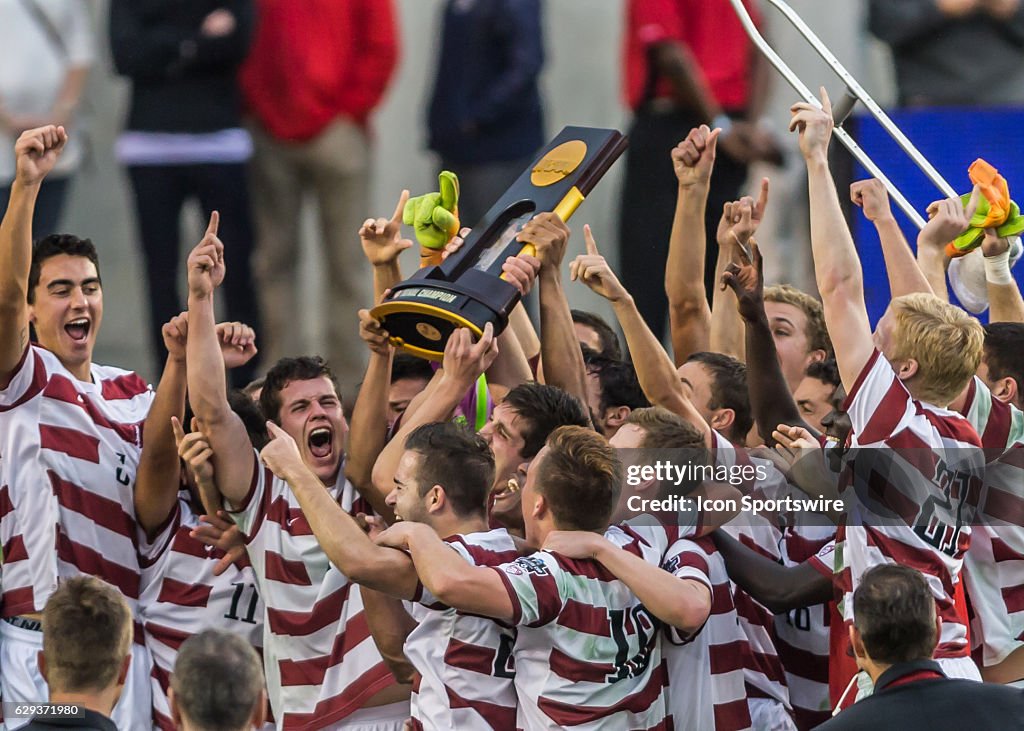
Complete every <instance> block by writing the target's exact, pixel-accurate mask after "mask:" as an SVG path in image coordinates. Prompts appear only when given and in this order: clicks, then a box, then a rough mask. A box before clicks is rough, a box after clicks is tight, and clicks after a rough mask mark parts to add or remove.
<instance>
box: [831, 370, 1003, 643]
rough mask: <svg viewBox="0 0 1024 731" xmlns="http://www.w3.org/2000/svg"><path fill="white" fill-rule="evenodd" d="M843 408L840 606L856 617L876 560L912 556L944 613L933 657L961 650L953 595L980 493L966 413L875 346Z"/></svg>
mask: <svg viewBox="0 0 1024 731" xmlns="http://www.w3.org/2000/svg"><path fill="white" fill-rule="evenodd" d="M846 408H847V412H848V413H849V415H850V420H851V421H852V423H853V438H852V448H853V450H852V451H851V452H850V453H849V454H848V455H847V456H848V457H852V473H851V477H852V479H851V480H850V485H849V487H848V488H847V489H846V491H845V492H844V493H843V498H844V502H845V505H846V518H845V520H844V522H843V524H842V525H840V526H839V530H838V531H837V534H836V553H837V556H838V557H839V561H840V562H841V563H840V566H841V568H840V573H839V576H838V578H837V583H838V585H839V588H840V590H841V591H842V592H843V597H842V600H841V603H840V608H839V609H840V613H841V614H842V615H843V618H844V620H845V621H846V622H847V623H849V622H852V621H853V590H854V589H855V588H856V587H857V584H858V583H859V580H860V577H861V575H862V574H863V573H864V572H865V571H867V570H868V569H869V568H871V567H872V566H878V565H880V564H885V563H899V564H902V565H904V566H913V567H914V568H916V569H919V570H920V571H921V572H922V573H923V574H924V575H925V578H926V579H927V580H928V585H929V587H930V588H931V591H932V594H933V595H934V596H935V605H936V610H937V611H938V613H939V615H940V616H941V617H942V636H941V638H940V640H939V645H938V647H937V648H936V651H935V657H936V658H949V657H964V656H966V655H967V654H968V647H967V619H966V617H965V616H963V613H962V612H961V611H959V610H958V608H957V607H956V603H955V596H954V595H955V593H956V584H957V583H959V581H960V570H961V568H962V567H963V559H964V554H965V552H966V551H967V548H968V546H969V545H970V541H971V523H972V522H973V520H974V517H975V511H976V508H977V506H978V502H979V499H980V496H981V487H982V477H983V475H984V455H983V454H982V451H981V449H980V447H981V440H980V439H979V438H978V435H977V433H976V432H975V430H974V428H973V427H972V426H971V425H970V424H969V423H968V422H967V420H966V419H964V418H963V417H962V416H960V415H959V414H956V413H953V412H952V411H949V410H947V409H941V408H938V407H936V406H932V405H930V404H926V403H922V402H920V401H916V400H915V399H914V398H913V397H912V396H911V395H910V392H909V391H907V389H906V387H905V386H904V385H903V382H902V381H900V380H899V379H898V378H897V377H896V373H895V372H894V371H893V369H892V366H891V365H890V364H889V362H888V361H887V360H886V359H885V358H884V357H883V356H882V355H881V353H879V352H878V351H877V350H876V351H875V352H874V354H873V355H872V356H871V358H870V359H869V360H868V362H867V363H866V364H865V366H864V370H863V371H862V372H861V374H860V376H858V378H857V381H856V383H854V385H853V388H851V389H850V393H849V396H848V398H847V403H846Z"/></svg>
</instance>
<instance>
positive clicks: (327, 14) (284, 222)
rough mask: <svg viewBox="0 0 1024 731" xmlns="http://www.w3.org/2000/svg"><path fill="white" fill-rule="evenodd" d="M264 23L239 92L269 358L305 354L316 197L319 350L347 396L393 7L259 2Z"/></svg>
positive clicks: (356, 350)
mask: <svg viewBox="0 0 1024 731" xmlns="http://www.w3.org/2000/svg"><path fill="white" fill-rule="evenodd" d="M256 7H257V10H258V16H259V22H258V23H257V27H256V37H255V40H254V42H253V47H252V51H251V52H250V54H249V59H248V60H247V61H246V63H245V66H244V67H243V68H242V76H241V83H242V91H243V93H244V95H245V99H246V102H247V104H248V108H249V112H250V113H251V114H252V115H253V119H252V124H251V129H252V133H253V142H254V144H255V156H254V158H253V163H252V169H251V171H252V178H251V180H252V185H253V202H254V210H255V213H256V224H257V236H258V260H257V270H256V274H257V277H258V279H259V291H260V296H261V297H262V304H263V309H262V312H263V324H264V329H265V332H266V337H265V338H264V342H263V352H264V354H265V358H266V359H267V360H266V362H268V363H273V362H276V361H277V359H278V358H280V357H283V356H290V355H295V353H297V352H300V351H301V343H299V342H298V341H297V337H296V336H297V335H298V332H299V331H300V329H301V328H300V327H298V323H300V322H301V321H302V319H303V317H302V315H301V313H300V312H299V310H298V301H297V299H298V293H299V289H300V287H299V282H298V279H297V274H298V271H297V270H298V267H297V266H296V263H297V262H298V259H299V215H300V213H301V209H302V201H303V198H304V197H305V194H306V193H312V194H313V196H314V197H315V198H316V201H317V205H318V208H319V218H320V246H321V252H322V255H321V256H322V259H323V262H322V264H323V266H322V268H323V269H324V270H325V271H326V277H325V279H326V288H325V292H324V299H325V302H324V303H323V307H322V308H321V312H322V313H323V321H324V324H325V325H326V327H327V338H326V342H325V343H324V345H323V347H321V348H320V352H321V353H322V354H323V355H324V356H326V358H327V360H328V361H329V362H330V364H331V370H333V371H334V373H335V374H336V375H337V376H338V380H339V381H340V383H341V385H342V389H343V393H354V391H355V384H357V383H358V381H359V379H360V378H361V377H362V373H363V367H364V365H365V355H364V351H365V348H361V347H356V346H357V344H358V337H359V333H358V331H359V321H358V320H357V319H356V318H355V317H352V316H351V315H352V314H353V313H355V312H356V310H358V309H359V308H360V307H365V306H366V305H367V303H368V302H370V301H371V298H372V294H371V291H372V290H371V288H370V277H369V276H368V275H369V272H368V270H367V269H366V265H365V263H364V260H363V255H362V251H361V250H360V247H359V236H358V231H359V227H360V225H361V224H362V222H363V221H364V220H365V219H366V216H367V215H368V213H369V203H368V193H369V191H368V185H369V181H368V176H369V173H370V152H371V144H370V137H369V135H368V134H367V129H366V128H367V123H368V120H369V117H370V114H371V113H372V112H373V110H374V108H375V107H376V106H377V104H378V103H379V102H380V100H381V97H382V96H383V94H384V90H385V88H386V87H387V85H388V81H389V80H390V78H391V74H392V72H393V71H394V68H395V63H396V60H397V56H398V47H397V40H396V28H395V18H394V15H393V9H392V3H391V0H345V2H338V0H258V2H257V6H256Z"/></svg>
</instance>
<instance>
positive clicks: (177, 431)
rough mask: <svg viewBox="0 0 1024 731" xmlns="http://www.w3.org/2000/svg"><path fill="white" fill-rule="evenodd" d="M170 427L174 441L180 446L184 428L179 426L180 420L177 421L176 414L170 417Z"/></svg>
mask: <svg viewBox="0 0 1024 731" xmlns="http://www.w3.org/2000/svg"><path fill="white" fill-rule="evenodd" d="M171 428H172V429H173V430H174V443H175V445H177V446H179V447H180V446H181V441H182V440H183V439H184V438H185V430H184V429H182V428H181V422H180V421H178V417H177V416H172V417H171Z"/></svg>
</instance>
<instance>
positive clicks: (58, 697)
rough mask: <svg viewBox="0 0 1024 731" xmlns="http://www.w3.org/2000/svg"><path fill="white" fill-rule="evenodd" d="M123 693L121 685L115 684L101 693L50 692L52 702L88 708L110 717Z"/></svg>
mask: <svg viewBox="0 0 1024 731" xmlns="http://www.w3.org/2000/svg"><path fill="white" fill-rule="evenodd" d="M120 695H121V687H120V686H117V685H115V686H114V687H112V688H107V689H106V690H102V691H100V692H99V693H72V692H60V691H51V692H50V703H54V704H61V705H73V706H81V707H83V708H88V709H89V710H90V711H95V712H96V713H99V714H102V715H104V716H107V717H108V718H109V717H110V714H111V713H112V712H113V710H114V705H115V704H116V703H117V699H118V697H119V696H120Z"/></svg>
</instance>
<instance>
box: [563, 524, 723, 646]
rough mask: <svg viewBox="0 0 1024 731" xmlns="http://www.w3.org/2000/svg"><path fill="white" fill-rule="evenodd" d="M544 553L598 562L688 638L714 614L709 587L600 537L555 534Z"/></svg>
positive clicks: (578, 532) (652, 611)
mask: <svg viewBox="0 0 1024 731" xmlns="http://www.w3.org/2000/svg"><path fill="white" fill-rule="evenodd" d="M544 550H546V551H552V552H553V553H558V554H561V555H563V556H565V557H566V558H572V559H592V560H594V561H597V562H598V563H600V564H601V565H602V566H604V567H605V568H606V569H607V570H608V571H609V572H611V573H612V574H613V575H614V576H615V578H617V579H618V580H619V581H621V582H622V583H623V584H625V585H626V586H628V587H629V589H630V591H632V592H633V593H634V594H635V595H636V597H637V599H639V600H640V603H641V604H643V605H644V606H645V607H646V608H647V609H649V610H650V611H651V613H652V614H653V615H654V616H655V617H657V618H658V619H660V620H661V621H662V622H665V623H666V624H669V625H671V626H673V627H675V628H676V629H679V630H681V631H682V632H685V633H686V634H692V633H694V632H696V631H697V630H699V629H700V628H701V627H702V626H703V625H704V622H706V621H707V618H708V615H709V614H710V613H711V589H709V588H708V586H707V585H706V584H703V583H701V582H700V581H695V580H693V579H680V578H678V577H676V576H673V575H672V574H670V573H669V572H668V571H665V570H664V569H662V568H661V567H660V566H655V565H654V564H651V563H648V562H647V561H645V560H644V559H643V558H642V557H640V556H637V555H635V554H633V553H630V552H628V551H624V550H623V549H621V548H620V547H619V546H616V545H615V544H614V543H612V542H611V541H609V540H608V539H607V538H605V537H604V536H601V535H598V534H597V533H588V532H586V531H552V532H551V533H549V534H548V537H547V539H546V540H545V541H544Z"/></svg>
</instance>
